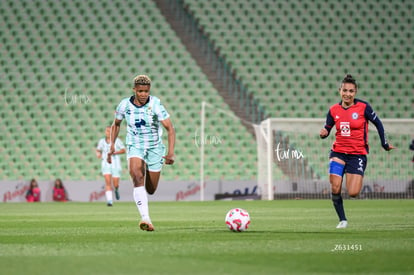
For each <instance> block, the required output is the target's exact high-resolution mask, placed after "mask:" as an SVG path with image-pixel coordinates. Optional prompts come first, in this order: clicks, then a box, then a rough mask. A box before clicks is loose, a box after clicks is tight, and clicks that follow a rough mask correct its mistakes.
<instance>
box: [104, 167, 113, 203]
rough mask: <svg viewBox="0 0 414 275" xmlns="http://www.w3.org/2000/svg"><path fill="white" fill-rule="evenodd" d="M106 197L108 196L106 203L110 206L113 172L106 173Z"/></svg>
mask: <svg viewBox="0 0 414 275" xmlns="http://www.w3.org/2000/svg"><path fill="white" fill-rule="evenodd" d="M104 178H105V197H106V204H107V205H108V206H112V185H111V181H112V175H111V174H105V175H104Z"/></svg>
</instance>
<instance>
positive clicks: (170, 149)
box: [161, 118, 175, 164]
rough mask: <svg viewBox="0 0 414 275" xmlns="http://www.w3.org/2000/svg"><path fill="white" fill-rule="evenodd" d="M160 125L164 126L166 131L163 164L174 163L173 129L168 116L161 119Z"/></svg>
mask: <svg viewBox="0 0 414 275" xmlns="http://www.w3.org/2000/svg"><path fill="white" fill-rule="evenodd" d="M161 124H162V126H164V128H165V130H167V132H168V152H167V155H166V156H165V157H164V159H165V164H173V163H174V158H175V155H174V148H175V129H174V126H173V124H172V122H171V119H170V118H167V119H164V120H161Z"/></svg>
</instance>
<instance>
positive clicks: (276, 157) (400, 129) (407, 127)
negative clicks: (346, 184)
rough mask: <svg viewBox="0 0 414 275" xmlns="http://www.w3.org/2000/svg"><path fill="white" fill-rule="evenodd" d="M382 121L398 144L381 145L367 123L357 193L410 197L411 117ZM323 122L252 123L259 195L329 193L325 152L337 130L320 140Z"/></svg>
mask: <svg viewBox="0 0 414 275" xmlns="http://www.w3.org/2000/svg"><path fill="white" fill-rule="evenodd" d="M382 122H383V125H384V128H385V131H386V135H387V138H388V140H389V142H390V143H391V144H392V145H393V146H395V147H396V148H397V149H395V150H392V151H390V152H387V151H385V150H383V149H382V147H381V143H380V139H379V137H378V133H377V129H376V127H375V125H373V124H372V123H370V125H369V135H368V137H369V145H370V154H369V155H368V167H367V170H366V173H365V176H364V187H363V189H362V191H361V196H365V197H370V198H384V197H396V198H397V197H398V198H400V197H406V196H412V189H413V186H411V185H413V184H414V183H413V179H414V175H413V165H414V164H413V163H412V162H411V160H412V155H413V154H414V152H413V151H410V150H409V144H410V142H411V140H412V139H413V138H414V136H413V135H414V119H382ZM324 123H325V119H320V118H268V119H266V120H264V121H262V122H261V123H260V124H259V125H254V128H255V133H256V141H257V169H258V171H257V181H258V190H259V192H260V195H261V198H262V199H264V200H273V199H274V198H275V197H276V198H285V197H286V198H325V197H326V196H328V195H329V194H330V185H329V180H328V163H329V160H328V156H329V151H330V148H331V146H332V143H333V141H334V137H335V132H336V130H335V129H333V130H332V131H331V133H330V136H329V137H328V138H326V139H320V138H319V131H320V129H322V127H323V126H324ZM343 189H345V188H343ZM410 192H411V193H410Z"/></svg>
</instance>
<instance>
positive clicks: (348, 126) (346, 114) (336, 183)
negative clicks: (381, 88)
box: [319, 74, 394, 228]
mask: <svg viewBox="0 0 414 275" xmlns="http://www.w3.org/2000/svg"><path fill="white" fill-rule="evenodd" d="M357 88H358V85H357V83H356V81H355V79H354V78H353V77H352V76H351V75H349V74H348V75H346V76H345V78H344V79H343V80H342V83H341V87H340V88H339V94H340V96H341V102H339V103H337V104H335V105H332V106H331V107H330V109H329V112H328V114H327V116H326V123H325V127H324V128H322V129H321V131H320V133H319V135H320V137H321V138H326V137H327V136H329V133H330V131H331V130H332V128H333V127H334V126H335V128H336V135H335V136H336V138H335V142H334V143H333V145H332V149H331V153H330V156H329V159H330V162H329V181H330V183H331V191H332V201H333V205H334V207H335V210H336V213H337V214H338V217H339V224H338V225H337V227H336V228H346V227H347V226H348V221H347V219H346V216H345V210H344V206H343V200H342V196H341V189H342V178H343V176H344V174H346V189H347V190H348V194H349V196H351V197H356V196H357V195H358V194H359V192H360V191H361V188H362V180H363V177H364V171H365V168H366V166H367V156H366V155H367V154H368V152H369V147H368V121H371V122H372V123H373V124H374V125H375V127H376V128H377V131H378V134H379V137H380V139H381V145H382V147H383V148H384V149H385V150H387V151H390V150H392V149H394V147H393V146H392V145H390V144H389V143H388V142H387V139H386V137H385V131H384V127H383V125H382V122H381V120H380V119H379V118H378V116H377V115H376V114H375V112H374V111H373V110H372V108H371V106H370V105H369V104H368V103H367V102H365V101H362V100H359V99H357V98H355V95H356V93H357Z"/></svg>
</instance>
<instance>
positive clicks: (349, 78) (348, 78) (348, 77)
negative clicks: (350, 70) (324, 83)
mask: <svg viewBox="0 0 414 275" xmlns="http://www.w3.org/2000/svg"><path fill="white" fill-rule="evenodd" d="M344 83H352V84H354V85H355V88H358V85H357V82H356V80H355V78H353V77H352V75H350V74H347V75H346V76H345V77H344V79H342V82H341V86H342V84H344Z"/></svg>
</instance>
